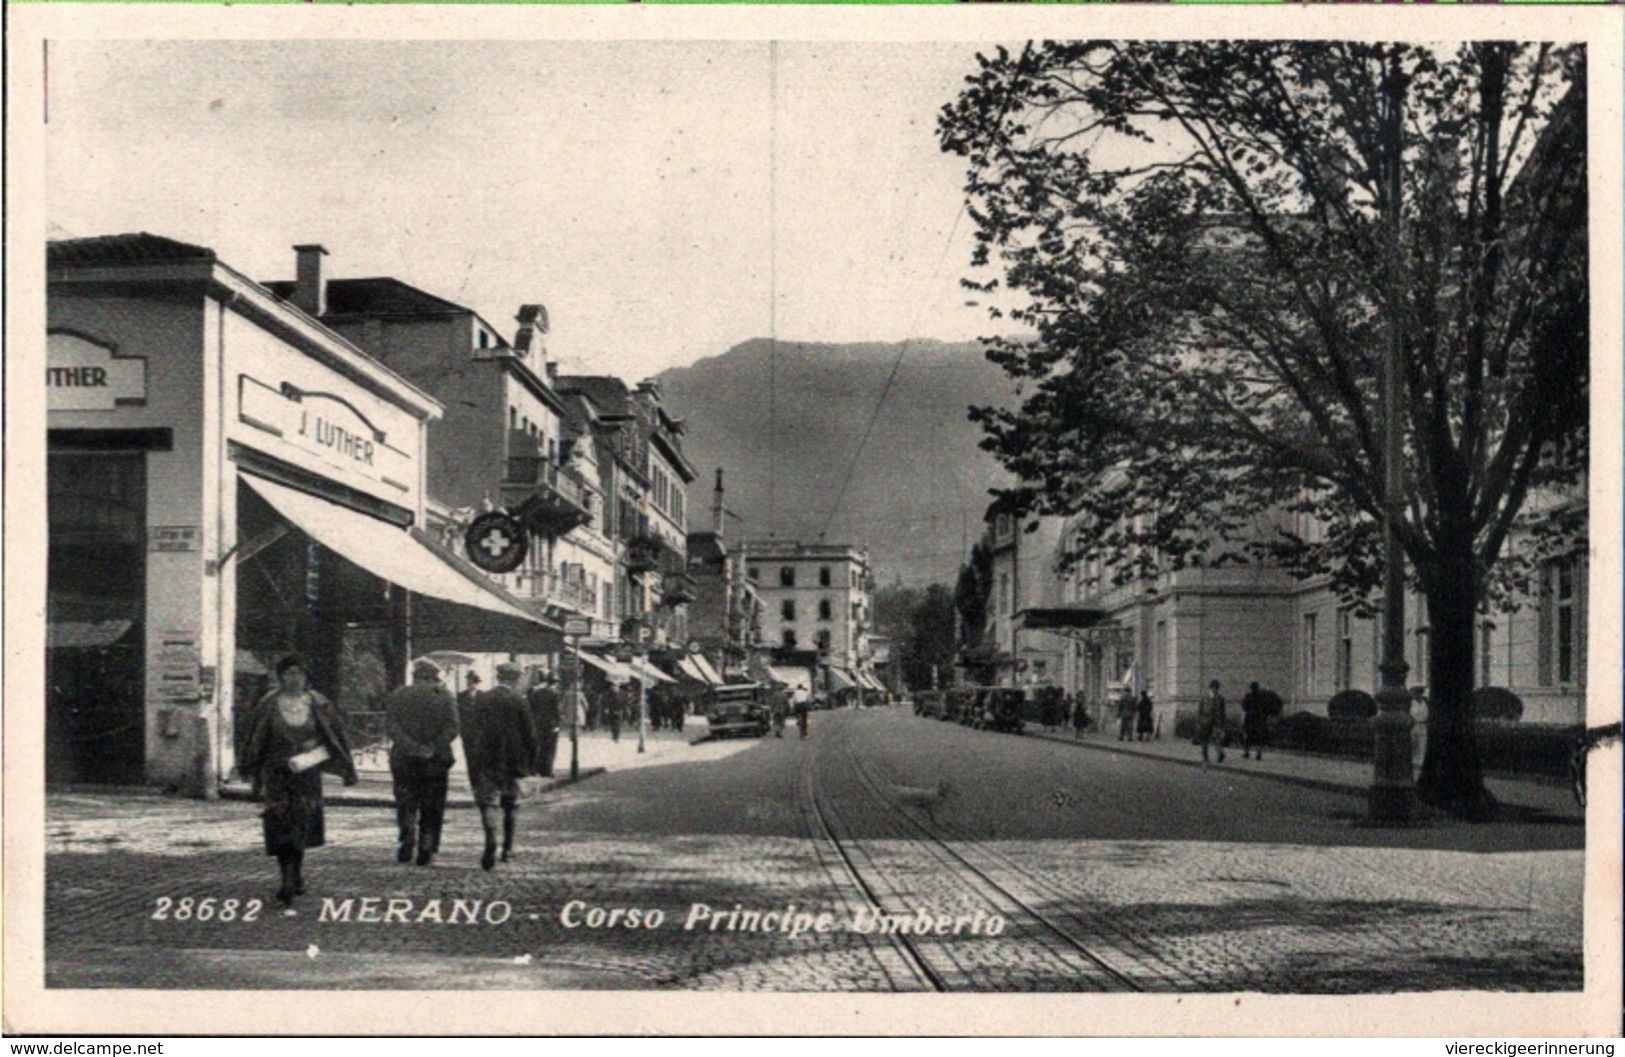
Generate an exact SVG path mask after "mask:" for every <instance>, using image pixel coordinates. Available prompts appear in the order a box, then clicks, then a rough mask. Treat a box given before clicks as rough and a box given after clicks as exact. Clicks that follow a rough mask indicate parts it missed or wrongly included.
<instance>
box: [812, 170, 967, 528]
mask: <svg viewBox="0 0 1625 1057" xmlns="http://www.w3.org/2000/svg"><path fill="white" fill-rule="evenodd" d="M966 208H967V204H966V203H965V202H963V201H961V202H960V203H959V212H958V213H956V214H955V215H954V222H953V226H952V227H951V228H949V229H948V238H947V239H946V240H945V241H944V242H943V244H942V253H941V254H940V255H938V257H937V264H936V267H935V268H933V269H932V271H931V282H932V284H935V282H936V280H937V277H938V276H940V275H941V274H942V265H943V262H944V261H946V260H947V259H948V251H949V250H951V249H953V245H954V236H955V235H957V234H959V222H960V221H961V220H963V219H964V218H965V210H966ZM918 311H923V309H922V310H917V312H916V315H915V317H914V323H913V325H911V326H910V327H909V331H910V332H911V333H912V332H914V331H916V330H917V329H918V327H919V322H920V316H919V314H918ZM914 340H915V339H914V338H907V339H905V340H904V341H903V343H902V345H901V346H900V347H899V348H898V350H897V358H896V359H895V360H893V361H892V365H891V373H890V374H888V375H887V376H886V384H885V385H883V386H881V387H880V398H879V399H878V400H876V401H875V409H874V411H872V412H871V413H870V415H869V424H868V425H867V426H865V427H864V430H863V439H862V440H860V441H858V450H857V452H856V453H855V454H854V455H853V456H852V461H851V462H850V463H848V464H847V467H846V477H845V478H843V479H842V481H841V487H840V490H839V491H838V492H836V493H835V501H834V502H833V503H831V504H830V508H829V516H828V517H826V518H825V519H824V527H823V529H821V530H820V531H819V533H818V536H819V538H820V539H822V538H823V537H824V535H825V533H827V532H829V527H830V526H831V525H832V524H834V522H835V515H836V513H838V512H839V511H840V509H841V501H842V500H843V499H845V498H846V490H847V488H848V487H850V486H851V484H852V475H853V474H855V473H856V472H857V470H858V463H860V462H862V461H863V451H864V449H865V448H867V447H868V446H869V437H870V436H871V435H872V434H873V433H874V431H875V423H876V422H878V421H880V412H881V410H882V409H884V408H885V406H886V397H887V396H888V395H890V393H891V387H892V383H894V382H895V381H896V380H897V371H898V369H899V368H901V367H902V366H903V357H904V356H906V355H907V354H908V347H909V346H910V345H911V344H913V343H914Z"/></svg>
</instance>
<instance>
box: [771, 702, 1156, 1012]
mask: <svg viewBox="0 0 1625 1057" xmlns="http://www.w3.org/2000/svg"><path fill="white" fill-rule="evenodd" d="M832 733H833V728H832ZM821 740H823V739H821ZM831 740H832V741H836V742H839V744H837V745H835V746H832V749H831V754H833V753H834V752H837V751H838V752H839V753H840V759H839V761H838V764H839V767H840V770H841V773H844V774H846V775H849V776H851V777H852V779H853V780H854V783H855V787H856V788H857V789H858V790H859V791H861V801H859V802H858V803H845V804H842V803H837V801H836V799H835V798H834V797H832V796H831V795H829V793H828V791H827V790H824V789H821V788H820V786H819V784H818V783H817V782H816V778H815V770H816V768H817V766H818V763H817V761H818V760H819V758H820V756H821V755H823V754H820V753H819V752H818V751H816V750H814V751H810V752H808V753H807V754H806V757H805V759H804V760H803V764H802V775H801V792H802V797H803V804H804V806H803V810H804V811H806V813H807V815H808V817H809V821H810V823H811V824H812V825H813V828H814V835H815V836H816V837H818V838H819V839H820V840H821V841H823V842H825V843H826V844H827V845H828V846H829V848H830V849H831V850H832V854H833V856H834V857H835V859H836V860H837V861H838V862H839V863H840V864H841V871H842V872H843V873H844V874H845V875H846V876H847V877H848V878H849V879H850V881H851V883H852V886H853V888H854V889H855V890H856V891H858V892H860V893H861V894H862V898H863V900H864V902H865V904H866V906H867V907H868V908H869V910H870V912H871V914H872V915H874V916H875V917H876V918H877V919H879V920H881V921H886V920H888V919H889V920H890V921H892V922H894V923H895V922H902V923H905V924H904V926H903V927H902V928H901V929H898V930H895V931H885V930H883V931H881V932H880V933H879V937H880V938H883V939H885V940H887V941H889V942H890V945H891V949H892V950H893V951H895V952H896V954H897V956H898V957H899V958H901V959H902V960H904V961H905V962H906V963H907V964H908V965H909V966H910V967H911V970H912V972H913V974H914V977H915V979H916V980H918V981H921V982H922V983H924V984H928V985H929V986H930V987H931V988H932V989H934V990H939V991H940V990H1032V989H1044V990H1093V991H1140V990H1143V987H1142V986H1141V985H1140V983H1139V981H1138V979H1137V978H1136V976H1135V975H1133V974H1132V973H1131V972H1129V971H1126V970H1128V969H1129V968H1131V966H1127V965H1122V964H1114V961H1119V959H1117V958H1115V957H1113V955H1115V954H1116V953H1117V952H1115V951H1112V952H1109V953H1108V954H1105V955H1103V954H1102V953H1101V952H1098V951H1096V950H1095V949H1093V946H1092V944H1091V942H1089V941H1086V940H1085V939H1083V938H1080V937H1079V936H1078V935H1076V932H1075V929H1069V928H1068V927H1066V926H1065V925H1064V924H1062V923H1060V922H1058V921H1057V920H1056V919H1055V916H1054V915H1052V914H1050V913H1046V912H1045V911H1044V910H1041V909H1039V908H1038V907H1035V906H1034V905H1033V900H1032V899H1031V897H1030V896H1023V895H1022V894H1020V893H1018V892H1016V891H1014V890H1012V888H1011V886H1010V885H1009V884H1008V883H1007V879H1008V877H1009V876H1011V875H1012V874H1014V875H1015V876H1018V877H1021V878H1022V879H1023V880H1024V881H1041V879H1040V878H1036V877H1033V876H1032V875H1031V874H1030V872H1028V871H1025V870H1023V869H1021V868H1020V867H1019V866H1018V865H1017V864H1015V863H1013V862H1011V861H1010V860H1009V859H1008V858H1006V857H1003V856H1000V855H997V854H991V853H988V852H987V851H986V849H981V848H978V847H976V846H975V845H974V844H971V845H969V846H968V847H962V846H961V845H965V843H966V842H964V841H957V842H955V841H952V840H951V839H950V838H949V837H948V836H945V835H944V833H943V832H942V831H941V830H940V829H939V828H937V827H936V826H935V825H930V826H928V825H927V824H926V823H924V822H922V821H921V820H919V819H918V818H916V817H914V816H913V815H912V814H911V813H910V812H908V811H907V810H905V809H904V808H903V807H902V806H901V805H900V804H898V803H897V801H896V799H895V797H894V795H893V794H892V793H891V791H890V785H889V783H888V782H887V781H886V779H885V778H884V776H882V775H880V774H879V773H878V772H876V770H875V769H874V767H873V766H872V765H871V764H870V763H868V762H867V761H865V760H864V759H863V758H862V757H861V756H860V755H859V754H857V753H855V752H853V751H852V750H851V749H850V748H849V747H847V746H845V744H844V742H840V739H838V738H837V739H831ZM824 758H825V760H826V762H827V759H828V757H827V756H825V757H824ZM854 819H855V820H856V821H857V822H859V823H861V824H863V828H864V829H865V830H870V831H872V830H875V829H876V826H877V823H878V824H879V829H880V832H881V833H883V834H884V835H883V836H881V837H873V838H872V837H861V838H860V837H858V836H856V834H857V833H858V832H859V830H858V829H857V828H855V827H854V825H853V824H852V823H853V821H854ZM970 849H974V850H970ZM899 874H905V875H909V876H911V877H916V878H921V879H928V880H929V882H930V884H932V885H933V886H935V887H936V888H937V889H938V891H937V892H935V893H933V894H932V900H931V901H932V903H933V904H934V908H933V909H932V910H931V912H929V913H926V914H925V915H924V916H922V910H923V909H924V908H922V906H921V894H920V893H919V892H917V891H911V890H910V889H909V888H908V887H907V884H906V881H907V878H906V877H904V878H901V879H900V877H899ZM1022 887H1027V888H1029V889H1032V890H1047V894H1048V895H1049V896H1051V897H1052V898H1055V899H1056V900H1057V901H1060V900H1062V899H1064V898H1065V897H1066V893H1063V892H1061V891H1060V890H1058V889H1057V888H1055V887H1054V886H1053V885H1030V884H1028V885H1023V886H1022ZM944 908H951V910H950V911H949V912H947V913H941V911H942V910H943V909H944ZM966 910H972V911H973V914H974V917H975V919H977V920H986V919H991V918H995V917H996V918H997V919H998V920H999V922H1000V928H999V930H998V932H997V933H995V934H975V933H974V932H973V934H972V935H969V936H964V935H959V934H958V930H957V929H954V930H953V933H954V934H952V935H941V934H937V933H935V932H934V931H933V930H929V929H928V930H924V931H923V932H913V931H911V928H910V924H907V923H913V922H916V921H925V920H929V919H932V918H937V919H938V920H952V921H956V922H957V921H963V920H965V919H966V917H968V916H972V915H966V914H964V913H963V912H964V911H966ZM1135 960H1137V959H1134V958H1132V957H1131V958H1129V959H1123V960H1122V961H1130V962H1132V961H1135Z"/></svg>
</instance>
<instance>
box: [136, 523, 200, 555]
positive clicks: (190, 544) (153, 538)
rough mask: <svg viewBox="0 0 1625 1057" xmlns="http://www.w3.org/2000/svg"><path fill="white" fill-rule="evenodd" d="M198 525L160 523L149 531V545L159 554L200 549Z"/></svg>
mask: <svg viewBox="0 0 1625 1057" xmlns="http://www.w3.org/2000/svg"><path fill="white" fill-rule="evenodd" d="M199 538H200V533H199V531H198V527H197V526H196V525H158V526H156V527H154V528H153V529H151V530H150V531H149V534H148V536H147V546H148V549H149V550H152V551H154V552H157V553H159V554H185V553H190V552H193V551H196V550H197V549H198V541H199Z"/></svg>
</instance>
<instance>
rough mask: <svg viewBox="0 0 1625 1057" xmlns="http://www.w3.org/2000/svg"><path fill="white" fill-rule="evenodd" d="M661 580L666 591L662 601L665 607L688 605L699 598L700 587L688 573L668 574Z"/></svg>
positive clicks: (661, 598) (661, 597) (662, 595)
mask: <svg viewBox="0 0 1625 1057" xmlns="http://www.w3.org/2000/svg"><path fill="white" fill-rule="evenodd" d="M660 579H661V586H662V587H663V588H664V589H665V590H664V593H662V594H661V596H660V601H661V602H662V603H664V604H665V605H668V606H681V605H686V604H687V603H689V602H692V601H694V599H696V598H698V597H699V594H700V585H699V584H698V583H696V582H695V580H694V577H692V576H690V575H689V574H688V573H686V572H667V573H665V574H664V575H663V576H662V577H661V578H660Z"/></svg>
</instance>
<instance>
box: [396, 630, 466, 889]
mask: <svg viewBox="0 0 1625 1057" xmlns="http://www.w3.org/2000/svg"><path fill="white" fill-rule="evenodd" d="M412 680H413V681H412V684H411V685H410V686H403V687H400V688H399V689H397V690H395V692H394V693H392V694H390V695H389V699H388V701H387V702H386V704H385V706H384V707H385V716H384V726H385V730H386V732H387V733H388V735H389V774H390V778H391V779H392V781H393V784H394V788H395V821H396V824H397V825H398V827H399V830H400V844H399V847H398V848H397V850H396V852H395V861H396V862H402V863H404V862H411V861H412V855H413V852H414V851H416V853H417V863H418V865H419V866H428V865H429V863H430V862H432V861H433V860H434V856H435V853H436V852H437V851H439V850H440V828H441V825H442V823H443V822H444V820H445V817H446V776H447V774H448V773H449V772H450V771H451V765H452V762H453V760H454V757H453V756H452V752H451V743H452V742H453V741H455V740H456V739H457V732H458V728H457V703H456V701H455V700H454V699H453V698H452V696H451V691H450V690H449V689H447V688H446V686H445V685H444V684H443V683H441V681H440V669H439V668H438V667H436V666H435V664H434V662H433V661H428V660H421V661H418V662H417V664H416V665H414V666H413V668H412Z"/></svg>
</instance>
